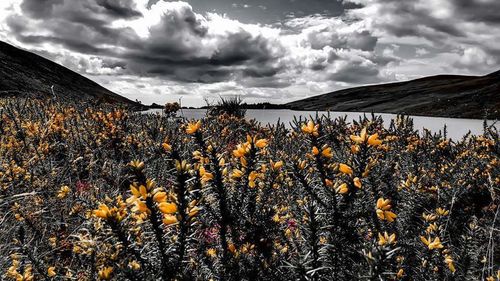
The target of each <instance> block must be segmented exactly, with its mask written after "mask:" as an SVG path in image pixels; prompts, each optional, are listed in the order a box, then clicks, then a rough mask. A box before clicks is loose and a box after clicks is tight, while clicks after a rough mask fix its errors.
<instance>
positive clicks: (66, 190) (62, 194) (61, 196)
mask: <svg viewBox="0 0 500 281" xmlns="http://www.w3.org/2000/svg"><path fill="white" fill-rule="evenodd" d="M70 191H71V189H70V188H69V186H67V185H64V186H61V189H59V192H58V193H57V198H59V199H64V198H65V197H66V195H68V193H69V192H70Z"/></svg>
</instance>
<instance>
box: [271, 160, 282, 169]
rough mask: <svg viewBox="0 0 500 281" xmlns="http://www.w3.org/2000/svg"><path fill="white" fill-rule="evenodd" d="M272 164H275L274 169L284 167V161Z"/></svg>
mask: <svg viewBox="0 0 500 281" xmlns="http://www.w3.org/2000/svg"><path fill="white" fill-rule="evenodd" d="M272 165H273V170H275V171H277V170H279V169H281V167H283V161H278V162H276V163H274V164H272Z"/></svg>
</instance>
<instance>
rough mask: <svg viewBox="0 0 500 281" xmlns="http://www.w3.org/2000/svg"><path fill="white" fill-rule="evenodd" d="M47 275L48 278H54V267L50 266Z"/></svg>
mask: <svg viewBox="0 0 500 281" xmlns="http://www.w3.org/2000/svg"><path fill="white" fill-rule="evenodd" d="M47 275H48V276H49V277H54V276H56V267H55V266H51V267H49V268H48V269H47Z"/></svg>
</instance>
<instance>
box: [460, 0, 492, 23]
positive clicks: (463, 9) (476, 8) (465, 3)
mask: <svg viewBox="0 0 500 281" xmlns="http://www.w3.org/2000/svg"><path fill="white" fill-rule="evenodd" d="M452 2H453V4H454V6H455V8H456V11H457V12H458V13H459V14H461V15H462V16H463V17H464V18H466V19H469V20H472V21H478V22H485V23H496V24H498V23H500V1H497V0H491V1H482V0H453V1H452Z"/></svg>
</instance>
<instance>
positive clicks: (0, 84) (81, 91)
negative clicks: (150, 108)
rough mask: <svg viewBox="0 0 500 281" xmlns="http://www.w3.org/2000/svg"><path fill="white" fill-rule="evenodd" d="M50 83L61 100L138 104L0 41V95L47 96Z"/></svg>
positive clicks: (74, 73)
mask: <svg viewBox="0 0 500 281" xmlns="http://www.w3.org/2000/svg"><path fill="white" fill-rule="evenodd" d="M52 85H53V86H54V92H55V93H56V95H58V96H60V97H62V98H64V99H69V100H73V101H95V102H105V103H113V104H123V105H130V106H133V107H142V106H141V105H140V104H138V103H136V102H134V101H131V100H129V99H127V98H125V97H122V96H120V95H118V94H115V93H113V92H111V91H109V90H107V89H105V88H104V87H102V86H100V85H99V84H97V83H95V82H93V81H91V80H90V79H87V78H85V77H83V76H82V75H80V74H78V73H76V72H74V71H71V70H69V69H68V68H66V67H64V66H61V65H59V64H57V63H55V62H52V61H50V60H48V59H45V58H43V57H41V56H39V55H36V54H33V53H30V52H27V51H24V50H21V49H19V48H16V47H14V46H12V45H9V44H7V43H5V42H2V41H0V97H1V96H6V95H9V96H23V95H28V94H29V95H34V96H48V95H52V92H51V86H52Z"/></svg>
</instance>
